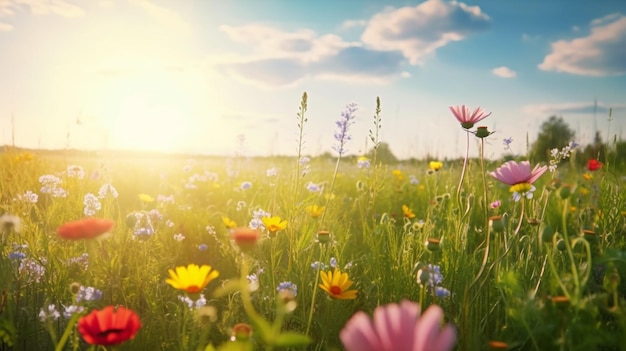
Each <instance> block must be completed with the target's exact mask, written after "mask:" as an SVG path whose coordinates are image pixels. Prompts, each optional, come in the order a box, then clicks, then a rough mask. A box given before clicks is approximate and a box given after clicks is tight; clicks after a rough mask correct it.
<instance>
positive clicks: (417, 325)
mask: <svg viewBox="0 0 626 351" xmlns="http://www.w3.org/2000/svg"><path fill="white" fill-rule="evenodd" d="M442 320H443V310H442V309H441V307H439V306H437V305H431V306H430V307H429V308H428V309H427V310H426V312H424V314H422V315H421V316H420V306H419V304H418V303H415V302H411V301H407V300H404V301H402V302H401V303H400V304H395V303H391V304H387V305H385V306H380V307H378V308H376V310H374V318H373V319H370V318H369V316H368V315H367V314H365V313H364V312H357V313H356V314H354V315H353V316H352V318H350V320H349V321H348V322H347V323H346V325H345V326H344V327H343V329H342V330H341V332H340V334H339V337H340V339H341V342H342V343H343V345H344V346H345V347H346V350H347V351H426V350H428V351H449V350H452V348H453V347H454V345H455V343H456V329H455V328H454V326H452V325H450V324H448V325H445V326H444V327H442V326H441V325H442V324H441V323H442Z"/></svg>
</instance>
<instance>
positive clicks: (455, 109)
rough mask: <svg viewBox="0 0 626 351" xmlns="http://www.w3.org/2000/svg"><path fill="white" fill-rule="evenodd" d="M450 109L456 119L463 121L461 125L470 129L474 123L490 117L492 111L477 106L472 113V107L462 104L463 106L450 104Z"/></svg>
mask: <svg viewBox="0 0 626 351" xmlns="http://www.w3.org/2000/svg"><path fill="white" fill-rule="evenodd" d="M450 111H451V112H452V114H453V115H454V117H456V119H457V120H458V121H459V122H460V123H461V127H463V128H465V129H470V128H472V127H473V126H474V124H476V123H478V122H480V121H482V120H483V119H485V118H487V117H489V116H490V115H491V112H489V113H487V111H485V110H483V108H482V107H476V109H475V110H474V112H472V113H471V114H470V108H469V107H467V106H465V105H462V106H450Z"/></svg>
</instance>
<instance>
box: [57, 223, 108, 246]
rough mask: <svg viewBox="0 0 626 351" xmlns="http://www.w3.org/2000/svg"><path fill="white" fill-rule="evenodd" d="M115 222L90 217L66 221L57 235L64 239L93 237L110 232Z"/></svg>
mask: <svg viewBox="0 0 626 351" xmlns="http://www.w3.org/2000/svg"><path fill="white" fill-rule="evenodd" d="M114 225H115V222H113V221H112V220H110V219H103V218H93V217H88V218H84V219H80V220H77V221H72V222H66V223H65V224H63V225H61V226H60V227H59V228H58V229H57V235H58V236H60V237H61V238H64V239H70V240H79V239H91V238H95V237H98V236H100V235H103V234H106V233H110V232H111V230H112V229H113V226H114Z"/></svg>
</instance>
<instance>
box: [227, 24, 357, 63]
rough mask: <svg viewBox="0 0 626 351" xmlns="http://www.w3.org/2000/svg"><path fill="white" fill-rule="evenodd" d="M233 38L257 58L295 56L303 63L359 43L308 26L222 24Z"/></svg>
mask: <svg viewBox="0 0 626 351" xmlns="http://www.w3.org/2000/svg"><path fill="white" fill-rule="evenodd" d="M220 30H221V31H222V32H224V33H226V34H227V35H228V36H229V37H230V38H231V39H232V40H235V41H237V42H240V43H244V44H248V45H250V46H251V47H252V48H253V49H254V50H255V51H256V52H255V54H256V55H257V57H263V58H294V59H298V60H300V61H302V62H309V61H319V60H320V59H322V58H324V57H328V56H332V55H335V54H337V53H338V52H339V51H340V50H341V49H342V48H346V47H350V46H354V45H358V44H357V43H348V42H345V41H344V40H343V39H341V38H340V37H339V36H337V35H334V34H327V35H323V36H318V35H317V34H316V33H315V32H314V31H312V30H309V29H300V30H297V31H294V32H285V31H281V30H279V29H277V28H274V27H271V26H267V25H263V24H248V25H244V26H239V27H234V26H226V25H223V26H220Z"/></svg>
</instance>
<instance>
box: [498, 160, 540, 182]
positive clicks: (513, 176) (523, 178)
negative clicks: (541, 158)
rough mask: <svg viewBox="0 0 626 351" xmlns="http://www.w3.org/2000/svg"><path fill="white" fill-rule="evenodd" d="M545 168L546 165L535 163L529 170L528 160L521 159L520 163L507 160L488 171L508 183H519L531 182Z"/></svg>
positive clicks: (537, 177)
mask: <svg viewBox="0 0 626 351" xmlns="http://www.w3.org/2000/svg"><path fill="white" fill-rule="evenodd" d="M547 170H548V167H547V166H539V165H536V166H535V168H533V170H532V171H531V170H530V162H528V161H522V162H520V163H517V162H515V161H508V162H506V163H505V164H503V165H502V166H500V167H498V169H496V171H495V172H490V173H489V175H491V176H492V177H494V178H496V179H497V180H499V181H501V182H502V183H504V184H508V185H516V184H521V183H528V184H532V183H534V182H535V181H536V180H537V179H539V177H541V175H542V174H544V173H545V172H546V171H547Z"/></svg>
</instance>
